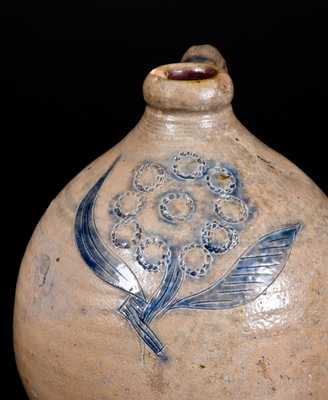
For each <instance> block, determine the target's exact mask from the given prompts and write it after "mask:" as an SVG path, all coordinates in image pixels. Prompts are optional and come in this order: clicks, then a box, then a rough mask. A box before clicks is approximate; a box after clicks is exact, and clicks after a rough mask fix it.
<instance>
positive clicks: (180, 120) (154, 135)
mask: <svg viewBox="0 0 328 400" xmlns="http://www.w3.org/2000/svg"><path fill="white" fill-rule="evenodd" d="M235 120H236V118H235V116H234V113H233V110H232V107H231V105H230V104H229V105H227V106H226V107H224V108H221V109H220V110H216V111H210V110H209V111H199V112H190V111H184V110H165V109H164V110H163V109H158V108H155V107H151V106H149V105H148V106H147V107H146V109H145V112H144V114H143V116H142V118H141V119H140V121H139V123H138V125H137V128H138V129H137V131H138V132H140V133H142V136H144V135H146V136H147V137H148V138H149V139H153V140H156V139H158V140H160V141H175V142H176V141H180V140H182V141H184V140H190V139H193V140H195V141H198V140H199V141H203V140H210V139H211V137H213V135H217V134H218V133H219V132H226V131H227V130H228V129H227V128H228V126H230V125H231V123H232V121H235Z"/></svg>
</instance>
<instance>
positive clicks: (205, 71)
mask: <svg viewBox="0 0 328 400" xmlns="http://www.w3.org/2000/svg"><path fill="white" fill-rule="evenodd" d="M217 73H218V71H217V70H216V69H215V68H212V67H204V68H200V67H190V68H181V69H178V68H177V69H173V70H170V71H167V75H166V76H167V78H168V79H172V80H176V81H195V80H197V81H198V80H202V79H210V78H213V77H214V76H215V75H217Z"/></svg>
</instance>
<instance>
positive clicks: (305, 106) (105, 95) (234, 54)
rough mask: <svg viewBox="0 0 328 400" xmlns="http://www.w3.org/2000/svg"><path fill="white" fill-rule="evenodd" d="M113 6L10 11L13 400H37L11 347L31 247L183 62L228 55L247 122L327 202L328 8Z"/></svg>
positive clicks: (8, 249)
mask: <svg viewBox="0 0 328 400" xmlns="http://www.w3.org/2000/svg"><path fill="white" fill-rule="evenodd" d="M112 3H114V2H111V1H109V0H107V1H92V2H88V4H83V3H82V2H79V3H78V4H73V3H70V2H68V1H67V2H65V3H63V4H60V3H59V2H51V1H44V2H42V3H36V2H28V1H25V2H23V3H21V4H19V3H15V2H11V3H8V4H7V6H5V7H4V8H3V9H2V10H1V19H0V33H1V39H0V41H1V43H0V44H1V47H0V52H1V53H0V57H1V65H0V68H1V76H0V77H1V91H0V98H1V111H0V118H1V150H2V151H1V155H2V157H1V158H2V161H3V168H2V179H3V184H2V187H3V190H2V194H3V195H2V197H3V199H5V204H4V206H3V207H2V214H3V216H4V217H5V218H2V220H5V221H6V222H7V220H8V224H7V225H6V227H5V228H4V229H2V231H3V232H4V233H5V236H6V242H5V246H2V247H3V248H2V253H3V255H5V256H7V257H2V266H1V268H2V279H1V295H2V296H3V298H2V300H1V319H2V321H1V361H2V364H3V370H4V373H3V374H2V377H3V384H2V393H4V388H5V386H6V387H7V388H8V394H7V396H6V398H10V399H16V398H17V399H26V395H25V393H24V390H23V388H22V386H21V384H20V381H19V378H18V374H17V372H16V368H15V362H14V355H13V348H12V341H11V334H12V332H11V331H12V328H11V320H12V307H13V299H14V291H15V282H16V277H17V273H18V268H19V263H20V260H21V258H22V256H23V253H24V250H25V246H26V245H27V243H28V240H29V238H30V236H31V234H32V232H33V229H34V227H35V225H36V223H37V222H38V220H39V218H40V217H41V216H42V214H43V212H44V211H45V210H46V208H47V206H48V204H49V203H50V201H51V200H52V199H53V198H54V197H55V196H56V195H57V193H58V192H59V191H60V190H61V189H62V188H63V186H64V185H65V184H66V183H68V182H69V180H70V179H72V178H73V177H74V176H75V175H76V174H77V173H78V172H79V171H80V170H81V169H82V168H84V167H85V166H86V165H87V164H88V163H89V162H91V161H92V160H93V159H95V158H96V157H97V156H99V155H101V154H102V153H104V152H105V151H106V150H107V149H109V148H110V147H112V146H113V145H115V144H116V143H117V142H118V141H119V140H120V139H121V138H122V137H123V136H124V135H125V134H126V133H127V132H128V131H129V130H130V129H131V128H132V127H133V126H134V125H135V124H136V122H137V121H138V119H139V118H140V116H141V113H142V112H143V109H144V102H143V99H142V92H141V85H142V82H143V79H144V78H145V76H146V74H147V73H148V72H149V70H150V69H152V68H154V67H155V66H158V65H161V64H167V63H171V62H177V61H178V60H179V59H180V57H181V55H182V54H183V53H184V51H185V50H186V49H187V48H188V47H189V46H190V45H192V44H202V43H210V44H212V45H214V46H216V47H218V48H219V50H220V51H221V52H222V53H223V55H224V57H225V58H226V60H227V63H228V67H229V72H230V74H231V76H232V78H233V81H234V85H235V98H234V101H233V106H234V110H235V113H236V115H237V116H238V118H239V119H240V120H241V122H242V123H243V124H244V125H246V127H247V128H248V129H249V130H250V131H252V132H253V133H254V134H255V135H256V136H257V137H258V138H259V139H260V140H262V141H263V142H265V143H266V144H268V145H269V146H271V147H272V148H274V149H275V150H277V151H279V152H280V153H282V154H284V155H285V156H286V157H287V158H289V159H290V160H291V161H293V162H294V163H295V164H297V165H298V166H299V167H300V168H301V169H303V170H304V171H305V172H306V173H307V174H308V175H309V176H310V177H311V178H312V179H313V180H314V181H315V182H316V183H317V184H318V185H319V186H320V187H321V188H322V189H323V190H324V191H325V192H326V193H328V182H327V181H328V180H327V166H326V161H327V147H326V142H325V139H326V135H327V133H326V120H327V105H328V94H327V93H328V77H327V76H328V74H327V71H328V68H327V67H328V62H327V58H326V53H327V37H328V35H327V33H328V28H327V24H328V23H327V21H328V6H326V5H325V2H318V1H311V2H304V3H301V2H287V1H285V2H281V3H279V2H278V1H274V2H268V1H263V2H259V3H257V2H245V1H244V2H240V3H239V2H236V1H235V2H233V1H230V2H218V1H215V2H214V1H209V0H208V1H207V2H205V1H203V2H201V1H199V2H195V3H192V2H191V1H189V2H185V1H175V2H174V1H156V0H153V1H150V2H148V3H147V2H145V1H143V2H141V1H136V2H131V3H130V4H129V3H128V2H126V1H124V2H119V3H117V2H115V4H112ZM2 7H3V6H2ZM8 207H9V209H8ZM2 243H3V242H2Z"/></svg>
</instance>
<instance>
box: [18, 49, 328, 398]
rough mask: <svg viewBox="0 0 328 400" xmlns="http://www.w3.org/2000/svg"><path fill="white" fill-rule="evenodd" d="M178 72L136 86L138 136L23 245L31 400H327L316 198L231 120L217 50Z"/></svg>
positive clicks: (63, 198)
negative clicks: (142, 104) (140, 99)
mask: <svg viewBox="0 0 328 400" xmlns="http://www.w3.org/2000/svg"><path fill="white" fill-rule="evenodd" d="M182 61H183V62H182V63H177V64H170V65H165V66H161V67H158V68H155V69H154V70H152V71H151V72H150V73H149V75H148V76H147V77H146V80H145V82H144V98H145V101H146V103H147V107H146V109H145V113H144V115H143V116H142V118H141V120H140V121H139V123H138V124H137V126H136V127H135V128H134V129H133V130H132V131H131V132H130V133H129V134H128V135H127V136H126V137H125V138H124V140H122V141H121V142H120V143H119V144H118V145H116V146H115V147H114V148H113V149H111V150H109V151H108V152H107V153H105V154H104V155H103V156H101V157H100V158H98V159H97V160H95V161H94V162H93V163H92V164H91V165H89V166H88V167H87V168H85V169H84V170H83V171H82V172H81V173H80V174H79V175H78V176H77V177H76V178H75V179H74V180H73V181H72V182H70V183H69V184H68V185H67V186H66V187H65V188H64V190H63V191H62V192H61V193H60V194H59V195H58V197H57V198H56V199H55V200H54V201H53V202H52V203H51V204H50V206H49V208H48V210H47V211H46V213H45V215H44V216H43V218H42V220H41V221H40V223H39V224H38V226H37V228H36V230H35V232H34V234H33V237H32V239H31V241H30V243H29V245H28V248H27V250H26V254H25V256H24V259H23V262H22V266H21V270H20V274H19V279H18V285H17V294H16V305H15V317H14V331H15V350H16V359H17V365H18V368H19V371H20V374H21V377H22V380H23V383H24V386H25V388H26V390H27V392H28V395H29V397H30V398H31V399H40V400H64V399H65V400H82V399H83V400H114V399H131V400H136V399H144V400H154V399H158V400H176V399H179V400H191V399H194V400H200V399H206V400H218V399H220V400H226V399H232V400H235V399H245V400H246V399H249V400H257V399H259V400H260V399H261V400H263V399H266V400H270V399H277V400H291V399H298V400H305V399H315V400H326V399H327V393H328V311H327V310H328V290H327V287H328V200H327V197H326V196H325V195H324V194H323V193H322V192H321V191H320V189H319V188H318V187H317V186H316V185H315V184H314V183H313V182H311V180H310V179H309V178H308V177H307V176H306V175H304V173H303V172H302V171H300V170H299V169H298V168H297V167H295V166H294V165H293V164H292V163H290V162H289V161H288V160H286V159H285V158H284V157H282V156H281V155H279V154H277V153H276V152H274V151H272V150H271V149H269V148H268V147H267V146H266V145H264V144H263V143H261V142H260V141H259V140H258V139H256V138H255V137H254V136H253V135H252V134H250V133H249V132H248V131H247V129H246V128H245V127H243V126H242V125H241V124H240V122H239V121H238V120H237V119H236V117H235V116H234V114H233V111H232V108H231V99H232V97H233V84H232V80H231V78H230V76H229V74H228V72H227V68H226V66H225V61H224V59H223V58H222V56H221V55H220V53H219V52H218V51H217V50H216V49H215V48H213V47H211V46H194V47H192V48H191V49H189V50H188V51H187V53H186V54H185V55H184V57H183V60H182ZM113 107H115V105H113Z"/></svg>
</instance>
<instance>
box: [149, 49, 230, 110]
mask: <svg viewBox="0 0 328 400" xmlns="http://www.w3.org/2000/svg"><path fill="white" fill-rule="evenodd" d="M143 93H144V99H145V101H146V103H147V104H148V105H149V106H151V107H154V108H156V109H160V110H170V111H177V110H182V111H187V112H188V111H189V112H197V111H199V112H203V111H221V110H222V109H224V108H226V107H227V106H229V105H230V103H231V100H232V98H233V83H232V80H231V78H230V76H229V74H228V71H227V68H226V62H225V60H224V58H223V57H222V55H221V54H220V52H219V51H218V50H217V49H216V48H215V47H213V46H210V45H201V46H192V47H190V48H189V50H187V52H186V53H185V54H184V55H183V57H182V60H181V62H180V63H175V64H167V65H162V66H160V67H157V68H155V69H153V70H152V71H151V72H150V73H149V74H148V76H147V77H146V79H145V82H144V86H143Z"/></svg>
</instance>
